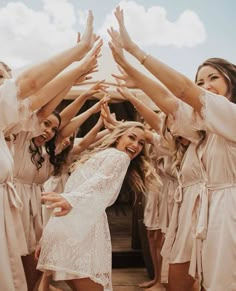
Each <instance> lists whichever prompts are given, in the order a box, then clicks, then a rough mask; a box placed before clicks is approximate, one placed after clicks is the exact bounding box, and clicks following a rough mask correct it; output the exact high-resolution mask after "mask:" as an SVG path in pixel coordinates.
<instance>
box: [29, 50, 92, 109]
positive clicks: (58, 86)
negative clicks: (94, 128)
mask: <svg viewBox="0 0 236 291" xmlns="http://www.w3.org/2000/svg"><path fill="white" fill-rule="evenodd" d="M96 67H97V56H94V55H92V56H90V57H89V58H86V60H84V61H83V62H82V63H81V64H79V65H78V66H76V67H75V68H73V69H70V70H68V71H66V72H64V73H62V74H60V75H59V76H57V77H56V78H54V79H53V80H52V81H50V82H49V83H48V84H46V85H45V86H44V87H43V88H42V89H40V90H39V91H37V92H36V93H35V94H34V95H32V96H30V99H31V101H32V102H31V110H32V111H34V110H36V109H38V108H40V107H42V106H43V105H45V104H46V103H48V102H49V101H50V100H51V99H53V98H54V97H55V96H56V95H58V93H60V92H61V91H62V90H64V89H65V88H66V87H68V88H71V87H72V86H73V85H74V83H75V82H76V81H77V79H78V78H80V77H81V76H83V75H86V74H87V72H89V73H90V72H93V71H94V70H95V69H96Z"/></svg>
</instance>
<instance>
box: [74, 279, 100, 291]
mask: <svg viewBox="0 0 236 291" xmlns="http://www.w3.org/2000/svg"><path fill="white" fill-rule="evenodd" d="M72 281H73V284H74V286H75V288H76V291H104V288H103V286H102V285H100V284H97V283H95V282H93V281H92V280H91V279H89V278H84V279H75V280H72Z"/></svg>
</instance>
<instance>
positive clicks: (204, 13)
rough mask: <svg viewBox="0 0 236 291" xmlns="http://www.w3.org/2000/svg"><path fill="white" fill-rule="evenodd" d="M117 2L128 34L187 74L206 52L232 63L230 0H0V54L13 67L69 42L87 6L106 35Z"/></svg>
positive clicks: (235, 4)
mask: <svg viewBox="0 0 236 291" xmlns="http://www.w3.org/2000/svg"><path fill="white" fill-rule="evenodd" d="M119 4H121V6H122V7H124V11H125V19H126V23H127V28H128V30H129V32H130V34H131V35H132V36H133V38H134V39H135V40H136V41H137V42H138V43H139V44H140V45H141V46H142V47H143V48H144V49H145V50H146V51H147V52H150V53H151V54H153V55H154V56H156V57H158V58H159V59H160V60H162V61H163V62H166V63H167V64H169V65H170V66H173V67H174V68H176V69H177V70H179V71H181V72H183V73H184V74H186V75H188V76H189V77H190V78H192V79H193V78H194V73H195V71H196V68H197V66H198V65H199V64H200V63H201V62H202V61H204V60H205V59H206V58H209V57H223V58H226V59H228V60H229V61H231V62H233V63H236V53H235V51H236V37H235V28H236V20H235V11H236V1H235V0H224V1H223V0H222V1H220V0H218V1H217V0H216V1H213V0H197V1H196V0H192V1H189V0H188V1H187V0H135V1H124V0H123V1H117V0H100V1H99V0H86V1H82V0H80V1H79V0H76V1H74V0H42V1H40V0H38V1H34V0H28V1H27V0H22V1H17V2H16V1H6V0H1V2H0V37H1V59H2V60H3V61H6V62H7V63H9V64H10V66H11V67H13V68H17V67H21V66H24V65H28V64H30V63H32V62H35V61H38V60H40V59H42V58H45V57H47V56H49V55H52V54H53V53H55V52H57V51H60V50H61V49H64V48H66V47H67V46H70V45H73V42H74V41H75V38H76V31H83V28H84V19H85V15H86V11H87V10H88V9H92V11H93V13H94V17H95V21H94V28H95V31H96V32H100V33H101V34H102V37H104V38H106V36H105V28H108V27H109V26H110V25H111V24H112V23H113V22H114V17H113V20H112V14H113V10H114V8H115V7H116V6H117V5H119Z"/></svg>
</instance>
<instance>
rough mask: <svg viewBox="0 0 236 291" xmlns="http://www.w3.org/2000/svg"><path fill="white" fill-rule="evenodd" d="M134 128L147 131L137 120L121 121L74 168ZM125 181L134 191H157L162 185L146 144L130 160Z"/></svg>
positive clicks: (114, 145) (112, 145) (82, 156)
mask: <svg viewBox="0 0 236 291" xmlns="http://www.w3.org/2000/svg"><path fill="white" fill-rule="evenodd" d="M132 128H140V129H142V130H143V131H145V127H144V125H143V124H142V123H140V122H136V121H125V122H121V123H120V124H119V125H118V126H117V127H115V128H114V129H113V130H112V132H111V133H109V134H107V135H106V136H104V137H103V138H102V139H101V140H100V144H99V145H97V146H96V147H95V148H93V149H90V150H87V151H85V152H84V153H83V154H82V155H81V157H80V159H79V160H78V161H77V162H76V164H75V165H74V167H73V168H74V169H75V168H77V167H79V166H80V165H82V164H83V163H85V162H86V161H87V160H88V159H89V158H90V157H91V156H92V155H94V154H95V153H97V152H100V151H102V150H105V149H107V148H109V147H116V144H117V142H118V140H119V138H120V137H121V136H123V135H124V134H125V133H126V132H127V130H129V129H132ZM125 182H126V184H127V185H128V187H129V188H130V190H132V191H133V192H135V193H137V192H142V193H146V192H147V191H154V190H155V191H156V189H157V187H158V186H160V185H161V182H160V178H159V176H158V174H157V172H156V170H155V168H154V167H153V166H152V163H151V159H150V157H149V156H148V154H147V149H146V145H144V147H143V149H142V151H141V152H140V154H139V155H138V156H136V157H135V158H134V159H133V160H131V161H130V165H129V168H128V170H127V173H126V176H125Z"/></svg>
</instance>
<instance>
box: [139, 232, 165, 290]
mask: <svg viewBox="0 0 236 291" xmlns="http://www.w3.org/2000/svg"><path fill="white" fill-rule="evenodd" d="M161 236H162V234H161V231H160V230H147V237H148V243H149V248H150V253H151V258H152V263H153V268H154V278H153V280H151V281H147V282H143V283H141V284H139V287H141V288H149V287H151V286H153V285H155V284H156V283H157V282H158V279H159V275H160V266H161V256H160V248H161V247H159V245H160V243H161Z"/></svg>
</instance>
